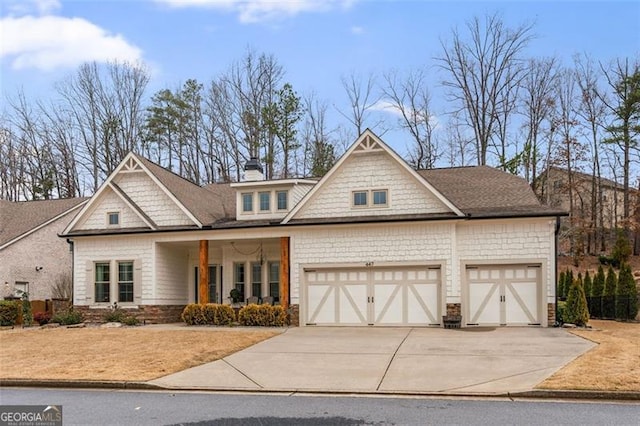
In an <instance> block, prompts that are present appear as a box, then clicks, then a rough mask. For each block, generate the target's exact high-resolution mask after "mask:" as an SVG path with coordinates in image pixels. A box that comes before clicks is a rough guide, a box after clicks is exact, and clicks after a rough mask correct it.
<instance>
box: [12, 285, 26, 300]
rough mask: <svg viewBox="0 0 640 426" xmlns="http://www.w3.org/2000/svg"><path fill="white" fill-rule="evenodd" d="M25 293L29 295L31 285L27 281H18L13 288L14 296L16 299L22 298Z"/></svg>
mask: <svg viewBox="0 0 640 426" xmlns="http://www.w3.org/2000/svg"><path fill="white" fill-rule="evenodd" d="M24 293H29V283H28V282H26V281H16V283H15V284H14V286H13V295H14V296H15V297H22V295H23V294H24Z"/></svg>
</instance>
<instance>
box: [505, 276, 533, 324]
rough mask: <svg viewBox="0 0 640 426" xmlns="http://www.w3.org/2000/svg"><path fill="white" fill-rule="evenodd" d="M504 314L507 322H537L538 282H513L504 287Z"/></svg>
mask: <svg viewBox="0 0 640 426" xmlns="http://www.w3.org/2000/svg"><path fill="white" fill-rule="evenodd" d="M505 302H506V303H505V314H506V321H507V324H523V325H525V324H535V323H538V322H539V321H538V315H537V312H538V304H539V302H538V283H537V282H535V281H530V282H515V283H509V284H507V285H506V287H505Z"/></svg>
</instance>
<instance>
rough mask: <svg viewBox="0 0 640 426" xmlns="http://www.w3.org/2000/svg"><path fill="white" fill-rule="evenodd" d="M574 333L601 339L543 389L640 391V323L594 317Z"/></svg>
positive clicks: (587, 337) (595, 339)
mask: <svg viewBox="0 0 640 426" xmlns="http://www.w3.org/2000/svg"><path fill="white" fill-rule="evenodd" d="M589 324H590V325H591V326H592V327H593V328H592V329H591V330H589V329H573V330H571V333H573V334H575V335H577V336H580V337H583V338H585V339H588V340H591V341H593V342H596V343H598V346H596V347H595V348H593V349H591V350H590V351H589V352H587V353H585V354H584V355H582V356H581V357H579V358H577V359H576V360H574V361H573V362H571V363H570V364H569V365H567V366H566V367H564V368H563V369H562V370H560V371H558V372H557V373H555V374H554V375H553V376H551V377H549V378H548V379H547V380H545V381H544V382H542V383H541V384H540V385H539V386H538V387H539V388H542V389H579V390H615V391H636V392H639V391H640V324H638V323H622V322H615V321H597V320H591V321H589Z"/></svg>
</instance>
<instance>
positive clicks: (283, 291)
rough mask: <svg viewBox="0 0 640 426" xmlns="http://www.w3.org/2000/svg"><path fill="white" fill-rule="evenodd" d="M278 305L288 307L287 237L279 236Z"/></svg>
mask: <svg viewBox="0 0 640 426" xmlns="http://www.w3.org/2000/svg"><path fill="white" fill-rule="evenodd" d="M280 305H281V306H282V307H283V308H284V309H285V310H287V309H288V308H289V237H280Z"/></svg>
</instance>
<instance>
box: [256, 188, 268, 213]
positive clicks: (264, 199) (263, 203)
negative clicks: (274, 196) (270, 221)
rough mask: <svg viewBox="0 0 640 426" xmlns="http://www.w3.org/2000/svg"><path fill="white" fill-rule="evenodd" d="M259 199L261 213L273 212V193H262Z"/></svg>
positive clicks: (259, 194)
mask: <svg viewBox="0 0 640 426" xmlns="http://www.w3.org/2000/svg"><path fill="white" fill-rule="evenodd" d="M258 198H259V199H260V211H261V212H268V211H270V210H271V193H270V192H260V193H258Z"/></svg>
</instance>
